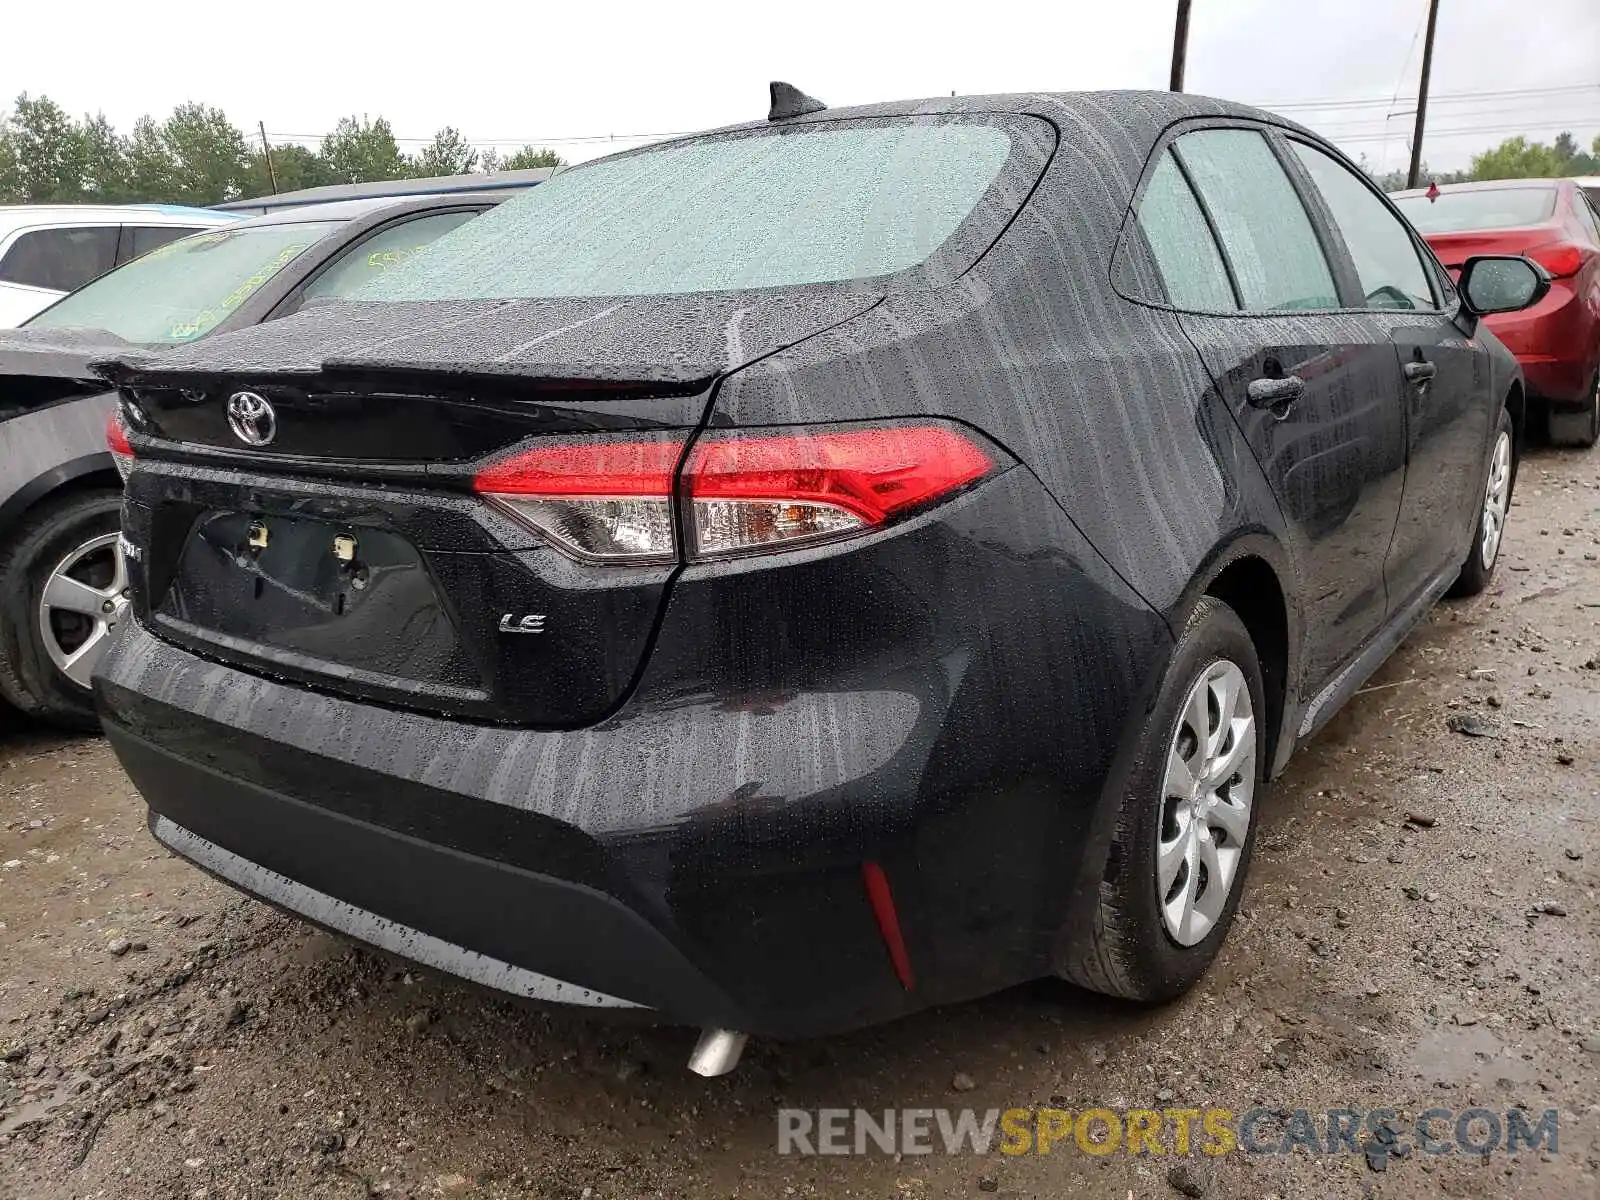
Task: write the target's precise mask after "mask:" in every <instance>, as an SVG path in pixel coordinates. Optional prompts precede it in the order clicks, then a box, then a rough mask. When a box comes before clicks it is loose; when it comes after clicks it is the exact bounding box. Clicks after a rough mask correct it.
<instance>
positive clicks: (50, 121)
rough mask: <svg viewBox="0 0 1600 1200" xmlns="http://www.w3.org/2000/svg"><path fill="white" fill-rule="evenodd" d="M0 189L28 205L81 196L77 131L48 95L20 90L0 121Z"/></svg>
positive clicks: (80, 136) (81, 168)
mask: <svg viewBox="0 0 1600 1200" xmlns="http://www.w3.org/2000/svg"><path fill="white" fill-rule="evenodd" d="M0 141H3V143H4V149H3V150H0V189H3V190H4V192H5V195H6V198H7V199H9V200H12V201H22V202H26V203H33V204H50V203H72V202H74V201H78V200H82V199H84V198H85V196H84V165H85V164H84V145H83V133H82V131H81V130H80V129H79V128H78V125H77V123H76V122H75V121H73V119H72V118H71V117H69V116H68V115H67V114H66V112H65V110H63V109H62V107H61V106H60V105H59V104H57V103H56V102H55V101H54V100H52V99H50V98H49V97H48V96H40V97H39V98H38V99H37V100H34V99H31V98H30V97H29V96H28V93H26V92H23V93H22V95H20V96H18V97H17V103H16V107H15V108H14V109H13V110H12V112H11V115H10V116H9V117H7V118H5V120H4V122H3V124H0Z"/></svg>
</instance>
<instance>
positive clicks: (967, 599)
mask: <svg viewBox="0 0 1600 1200" xmlns="http://www.w3.org/2000/svg"><path fill="white" fill-rule="evenodd" d="M1058 513H1059V510H1058V509H1056V508H1055V507H1054V506H1053V505H1052V504H1050V503H1049V501H1048V499H1046V498H1042V497H1041V495H1040V492H1039V487H1038V484H1037V482H1036V481H1034V480H1033V479H1032V476H1030V475H1028V474H1026V473H1025V472H1021V471H1013V472H1011V473H1009V474H1008V475H1007V476H1005V477H1003V478H1001V479H999V480H996V481H994V482H993V483H991V484H989V485H987V486H986V487H985V488H984V489H981V492H980V493H975V494H974V495H972V496H969V497H967V498H966V499H965V500H964V501H962V502H958V503H957V504H956V505H954V506H952V511H951V512H949V513H947V514H945V515H944V516H943V517H941V519H939V520H930V521H925V522H923V523H921V524H920V525H915V526H913V527H908V528H906V529H902V530H900V531H898V532H897V533H895V534H894V535H893V536H889V537H886V538H884V539H882V540H880V541H876V542H873V541H865V542H862V543H859V544H857V545H856V546H854V547H852V548H851V549H850V550H849V551H847V552H845V553H842V554H841V553H839V552H837V551H834V552H832V553H829V552H824V551H822V550H812V551H805V552H800V551H797V552H793V553H791V554H790V555H788V556H785V557H783V558H782V559H781V560H778V561H776V562H774V561H768V562H766V563H765V564H764V565H763V566H762V567H761V568H760V569H755V568H752V567H751V566H749V565H747V564H746V565H741V564H731V563H723V564H710V565H707V566H705V567H697V568H692V569H689V570H686V571H684V572H683V573H682V575H681V576H680V577H679V579H678V581H677V583H676V584H675V585H674V588H673V593H672V597H671V599H670V601H669V603H668V605H667V611H666V613H665V614H664V618H663V624H662V628H661V630H660V633H659V635H658V638H657V646H656V649H655V651H654V652H653V654H652V655H651V658H650V661H649V663H648V666H647V668H646V670H645V672H644V675H643V677H642V678H641V680H640V682H639V684H638V685H637V687H636V688H635V690H634V693H633V694H632V696H631V697H630V699H629V700H628V702H627V703H626V704H625V705H624V706H623V707H622V708H621V709H620V710H619V711H618V712H617V713H615V714H614V715H612V716H611V717H608V718H607V719H606V720H604V721H602V722H599V723H598V724H595V725H591V726H588V727H586V728H583V729H578V730H567V731H557V730H528V729H515V728H505V727H494V726H484V725H476V724H472V723H468V722H463V721H459V720H453V719H450V718H448V717H443V716H437V715H430V714H426V713H418V712H412V711H406V710H400V709H391V708H385V707H382V706H379V705H375V704H372V703H369V702H365V701H362V700H358V699H355V698H351V697H342V696H333V695H328V694H326V693H323V692H318V691H313V690H311V689H308V688H306V687H303V686H300V685H297V684H293V683H287V682H284V681H281V680H276V679H272V678H269V677H266V676H263V675H258V674H254V673H251V672H249V671H247V670H244V669H242V668H239V667H233V666H226V665H222V664H218V663H215V662H213V661H210V660H208V659H205V658H202V657H200V656H199V655H197V654H195V653H193V652H192V651H190V650H188V649H186V648H183V647H179V646H176V645H173V644H171V643H169V642H166V641H163V640H161V639H159V638H157V637H156V636H154V635H153V634H152V633H151V632H150V630H149V629H147V628H146V627H145V626H143V625H142V624H139V623H132V624H130V625H129V626H128V627H127V629H126V631H125V634H124V635H123V636H121V637H120V638H119V641H118V643H117V644H116V646H115V647H113V649H112V650H111V651H110V652H109V653H108V655H107V656H106V658H105V659H104V660H103V662H102V666H101V669H100V673H99V674H98V675H97V677H96V680H95V691H96V699H97V703H98V705H99V708H100V711H101V714H102V718H103V720H104V723H105V726H106V730H107V734H108V736H109V738H110V740H111V744H112V746H113V748H114V749H115V751H116V753H117V754H118V756H119V758H120V759H121V760H122V762H123V764H124V766H125V767H126V769H127V771H128V773H129V775H130V776H131V777H132V779H133V781H134V783H135V785H136V786H137V787H138V788H139V790H140V791H141V792H142V793H143V795H144V797H145V799H146V801H147V803H148V804H149V806H150V809H151V812H152V814H153V816H152V822H153V824H152V828H153V830H154V831H155V833H156V836H157V837H158V838H160V839H161V840H162V841H163V842H164V843H165V844H167V845H168V846H170V847H171V848H172V849H174V850H175V851H177V852H178V853H179V854H182V855H184V856H185V857H188V858H190V859H192V860H193V861H195V862H196V863H198V864H199V865H200V866H202V867H204V868H205V869H207V870H209V871H211V872H212V873H213V874H215V875H218V876H219V877H221V878H223V879H225V880H227V881H228V882H230V883H232V884H234V885H235V886H237V887H240V888H242V889H243V890H245V891H248V892H251V893H254V894H256V895H259V896H261V897H263V898H264V899H266V900H268V901H269V902H271V903H274V904H277V905H279V906H280V907H282V908H285V909H288V910H290V911H292V912H295V913H297V914H299V915H301V916H303V917H305V918H306V919H308V920H310V921H313V922H315V923H318V924H321V925H324V926H327V927H329V928H332V929H335V930H337V931H338V932H340V933H343V934H345V935H347V936H350V937H353V938H355V939H357V940H360V941H365V942H369V943H371V944H374V945H377V946H380V947H382V948H385V949H390V950H395V951H397V952H398V953H401V954H403V955H408V956H410V957H412V958H415V959H418V960H420V961H423V962H425V963H428V964H429V965H431V966H434V967H437V968H439V969H442V970H445V971H449V972H452V973H454V974H457V975H461V976H463V977H465V978H469V979H473V980H476V981H478V982H482V983H488V984H490V985H491V986H495V987H500V988H503V989H504V990H507V991H511V992H514V993H517V994H520V995H524V996H529V997H532V998H536V999H540V1000H548V1001H553V1002H557V1003H569V1004H579V1005H591V1006H592V1005H599V1006H602V1007H611V1008H616V1007H622V1006H630V1007H636V1008H643V1009H647V1010H651V1011H652V1012H654V1013H655V1014H658V1016H659V1017H660V1019H663V1020H666V1021H670V1022H677V1023H685V1024H695V1025H718V1026H723V1027H727V1028H734V1029H740V1030H744V1031H746V1032H749V1033H754V1034H761V1035H767V1036H776V1037H794V1036H811V1035H820V1034H826V1033H831V1032H835V1031H839V1030H844V1029H848V1028H852V1027H856V1026H860V1025H866V1024H871V1023H875V1022H879V1021H884V1020H888V1019H891V1018H893V1017H896V1016H899V1015H902V1014H904V1013H908V1012H912V1011H915V1010H917V1009H921V1008H924V1007H927V1006H929V1005H933V1004H940V1003H946V1002H951V1001H956V1000H961V999H967V998H970V997H973V996H977V995H981V994H984V993H986V992H990V991H994V990H997V989H999V988H1002V987H1006V986H1009V985H1011V984H1014V983H1017V982H1020V981H1022V980H1025V979H1029V978H1034V977H1037V976H1039V975H1042V974H1046V973H1048V972H1049V971H1050V970H1051V968H1052V964H1053V962H1054V961H1056V958H1055V956H1056V955H1057V954H1058V952H1059V949H1060V947H1059V940H1060V938H1061V936H1062V931H1063V929H1064V928H1068V927H1071V926H1072V925H1073V924H1074V922H1075V919H1076V917H1077V915H1078V914H1079V913H1081V912H1082V911H1084V908H1083V906H1084V904H1085V897H1089V898H1090V899H1092V898H1093V894H1094V893H1093V882H1094V881H1095V880H1096V879H1097V878H1098V868H1099V863H1100V862H1101V861H1103V856H1104V850H1105V844H1106V840H1107V839H1108V838H1109V826H1108V824H1107V822H1106V820H1105V814H1106V813H1107V811H1108V809H1107V806H1106V804H1105V803H1104V801H1105V798H1106V796H1108V795H1111V794H1112V793H1113V792H1114V790H1115V788H1114V785H1113V784H1112V783H1110V782H1108V781H1111V780H1114V779H1116V778H1117V777H1118V774H1119V772H1120V770H1121V769H1122V767H1121V764H1122V763H1123V762H1124V761H1125V760H1126V758H1127V757H1128V755H1129V753H1130V751H1129V750H1128V748H1127V746H1126V745H1125V744H1124V742H1125V739H1124V736H1123V735H1124V733H1125V731H1126V730H1127V729H1129V728H1130V726H1132V727H1136V726H1138V725H1139V724H1140V723H1141V720H1142V713H1143V711H1144V705H1145V703H1146V699H1147V692H1148V691H1149V689H1150V688H1151V687H1153V686H1154V682H1155V680H1157V679H1158V678H1159V675H1160V671H1161V668H1162V666H1163V665H1164V663H1165V661H1166V656H1167V655H1168V654H1169V653H1170V649H1171V637H1170V634H1169V633H1168V631H1167V630H1166V627H1165V625H1164V624H1163V622H1162V621H1161V620H1160V618H1159V617H1158V616H1157V615H1156V614H1155V613H1154V612H1152V611H1151V610H1150V609H1149V607H1148V606H1146V605H1144V604H1143V602H1142V601H1139V600H1138V599H1137V598H1136V597H1134V596H1133V595H1132V594H1131V593H1130V592H1128V591H1127V589H1126V587H1125V586H1124V585H1122V584H1121V583H1120V581H1118V580H1117V579H1116V577H1115V576H1114V575H1112V574H1111V572H1110V571H1109V570H1108V569H1106V568H1105V567H1104V566H1103V564H1102V563H1100V561H1099V559H1098V558H1097V557H1096V556H1094V555H1093V552H1092V551H1090V550H1088V549H1087V547H1086V546H1085V545H1084V544H1083V543H1082V542H1081V539H1080V538H1079V535H1077V534H1076V532H1075V530H1073V529H1072V527H1071V525H1070V523H1069V522H1067V521H1065V519H1064V518H1059V517H1057V516H1055V515H1054V514H1058ZM1002 517H1003V518H1005V520H999V518H1002ZM1024 518H1026V519H1025V520H1024ZM1008 523H1009V525H1010V526H1011V527H1015V528H1026V529H1027V530H1028V531H1029V534H1030V538H1031V541H1030V543H1029V544H1028V545H1027V546H1026V547H1025V548H1024V551H1025V552H1015V553H1013V552H1012V551H1011V550H1010V549H1009V548H1008V547H1007V545H1006V543H1005V541H1004V539H1003V538H1002V537H1001V536H1000V535H999V534H998V533H997V532H996V531H997V529H999V528H1001V527H1003V526H1005V525H1007V524H1008ZM1046 546H1049V547H1053V549H1051V550H1050V551H1049V552H1044V551H1043V549H1042V548H1043V547H1046ZM929 563H934V564H936V565H937V568H938V570H937V572H936V573H935V574H934V575H933V576H932V578H933V579H934V580H935V581H936V582H937V583H938V585H939V586H938V588H937V589H936V590H927V589H921V588H918V587H914V586H912V582H913V581H915V580H917V579H920V578H925V577H927V570H928V564H929ZM866 594H870V595H872V597H873V599H874V602H875V603H876V604H877V605H880V606H888V605H891V604H892V605H894V606H895V607H893V608H892V609H889V608H887V607H885V611H889V612H891V614H892V616H893V618H894V619H893V620H892V621H881V620H876V619H869V618H868V617H867V616H866V615H865V609H864V607H863V606H862V604H861V603H860V599H859V598H860V597H861V596H863V595H866ZM843 596H849V597H851V602H850V603H848V604H847V603H844V602H843V601H835V602H834V603H832V604H827V603H824V601H823V598H824V597H843ZM867 863H873V864H877V865H878V866H879V867H881V869H882V871H883V873H884V875H885V876H886V878H887V880H888V882H889V885H890V888H891V890H892V893H893V899H894V904H895V907H896V909H897V916H898V921H899V925H900V928H901V930H902V931H903V934H904V938H905V943H906V949H907V952H908V957H909V961H910V966H911V971H912V974H913V979H912V980H909V981H906V980H903V979H902V977H901V975H900V974H899V973H898V972H897V971H896V969H895V965H894V962H893V960H892V958H891V955H890V953H889V949H888V946H887V945H886V942H885V938H884V935H883V934H882V933H881V932H880V925H879V922H878V920H877V915H876V914H875V912H874V910H873V907H872V903H871V900H870V899H869V895H868V892H867V888H866V886H865V884H864V870H865V864H867ZM907 983H909V984H910V986H907Z"/></svg>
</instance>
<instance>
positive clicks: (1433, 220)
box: [1393, 187, 1556, 233]
mask: <svg viewBox="0 0 1600 1200" xmlns="http://www.w3.org/2000/svg"><path fill="white" fill-rule="evenodd" d="M1393 199H1394V202H1395V203H1396V204H1397V205H1399V206H1400V211H1401V212H1403V213H1405V215H1406V217H1407V218H1408V219H1409V220H1410V221H1411V223H1412V224H1413V225H1415V226H1416V227H1417V230H1418V231H1419V232H1421V233H1465V232H1467V231H1468V230H1473V229H1516V228H1518V227H1519V226H1523V225H1537V224H1538V223H1539V222H1540V221H1545V220H1548V219H1549V217H1550V214H1551V213H1553V212H1554V211H1555V208H1556V190H1555V188H1531V187H1520V188H1484V189H1481V190H1478V189H1474V190H1473V191H1470V192H1440V193H1439V198H1438V199H1437V200H1429V199H1428V197H1427V196H1425V195H1419V196H1395V197H1394V198H1393Z"/></svg>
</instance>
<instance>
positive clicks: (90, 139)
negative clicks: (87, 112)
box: [79, 113, 136, 204]
mask: <svg viewBox="0 0 1600 1200" xmlns="http://www.w3.org/2000/svg"><path fill="white" fill-rule="evenodd" d="M79 136H80V137H81V138H82V139H83V184H84V190H85V192H86V193H87V195H88V196H90V197H93V198H94V199H96V200H99V201H102V202H104V203H106V204H122V203H125V202H127V201H129V200H133V199H136V197H135V196H134V194H133V190H132V183H131V180H130V179H129V163H128V139H127V138H125V137H123V136H122V135H121V134H120V133H118V132H117V131H116V130H115V129H114V128H112V125H111V122H110V121H108V120H106V116H105V114H104V113H96V114H95V115H94V116H92V117H86V118H84V122H83V125H82V126H81V127H80V133H79Z"/></svg>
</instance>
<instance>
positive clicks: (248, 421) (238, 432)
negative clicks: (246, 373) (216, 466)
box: [228, 392, 278, 446]
mask: <svg viewBox="0 0 1600 1200" xmlns="http://www.w3.org/2000/svg"><path fill="white" fill-rule="evenodd" d="M228 428H229V429H231V430H233V435H234V437H236V438H238V439H239V440H240V441H241V442H243V443H245V445H247V446H265V445H266V444H267V443H268V442H270V441H272V439H273V438H275V437H277V436H278V414H277V413H275V412H273V411H272V405H270V404H268V403H267V398H266V397H265V396H258V395H257V394H256V393H255V392H235V393H234V394H233V395H231V396H229V397H228Z"/></svg>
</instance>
